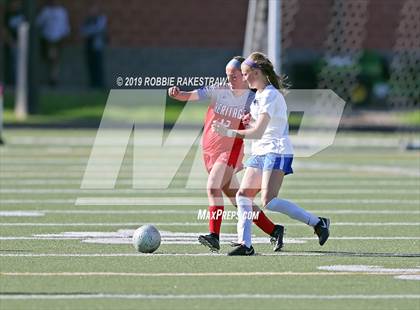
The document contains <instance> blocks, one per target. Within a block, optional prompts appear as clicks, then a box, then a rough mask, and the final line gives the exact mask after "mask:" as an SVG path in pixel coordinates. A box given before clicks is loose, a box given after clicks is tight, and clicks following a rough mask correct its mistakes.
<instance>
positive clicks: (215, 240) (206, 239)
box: [198, 234, 220, 251]
mask: <svg viewBox="0 0 420 310" xmlns="http://www.w3.org/2000/svg"><path fill="white" fill-rule="evenodd" d="M198 242H200V243H201V244H202V245H205V246H206V247H208V248H210V251H219V250H220V243H219V236H218V235H216V234H208V235H200V236H199V237H198Z"/></svg>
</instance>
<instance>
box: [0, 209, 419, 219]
mask: <svg viewBox="0 0 420 310" xmlns="http://www.w3.org/2000/svg"><path fill="white" fill-rule="evenodd" d="M308 211H309V212H312V213H321V214H328V215H330V214H350V215H351V214H356V215H357V214H373V215H380V214H393V215H414V214H420V210H410V211H407V210H401V211H399V210H366V209H365V210H328V209H323V210H311V209H308ZM265 212H266V213H272V214H276V212H273V211H269V210H266V211H265ZM46 214H115V215H125V214H195V215H197V214H198V210H171V209H167V210H165V209H163V210H52V209H48V210H35V211H31V210H2V211H0V217H1V216H45V215H46Z"/></svg>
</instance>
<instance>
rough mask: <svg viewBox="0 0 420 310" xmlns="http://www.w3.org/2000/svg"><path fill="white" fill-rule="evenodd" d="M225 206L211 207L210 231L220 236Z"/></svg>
mask: <svg viewBox="0 0 420 310" xmlns="http://www.w3.org/2000/svg"><path fill="white" fill-rule="evenodd" d="M224 209H225V207H224V206H210V207H209V213H210V220H209V231H210V233H212V234H217V235H220V226H222V218H223V210H224Z"/></svg>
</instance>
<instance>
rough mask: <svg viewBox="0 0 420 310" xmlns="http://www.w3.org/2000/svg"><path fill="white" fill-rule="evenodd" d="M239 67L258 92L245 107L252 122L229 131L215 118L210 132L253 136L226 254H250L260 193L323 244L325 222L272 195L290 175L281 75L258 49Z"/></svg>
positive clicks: (264, 201)
mask: <svg viewBox="0 0 420 310" xmlns="http://www.w3.org/2000/svg"><path fill="white" fill-rule="evenodd" d="M241 71H242V75H243V78H244V80H245V81H246V82H247V83H248V85H249V87H250V88H251V89H256V90H257V93H256V95H255V100H254V101H253V102H252V104H251V107H250V111H251V116H252V120H253V122H252V123H251V126H250V127H249V128H247V129H244V130H232V129H228V128H226V127H224V126H223V124H220V123H218V122H214V123H213V130H215V131H216V132H218V133H219V134H221V135H226V136H228V137H240V138H244V139H253V141H252V151H251V157H250V158H249V159H248V160H247V162H246V164H245V165H246V167H247V168H246V170H245V174H244V177H243V179H242V182H241V186H240V188H239V191H238V192H237V194H236V201H237V206H238V226H237V229H238V240H239V241H240V243H241V244H240V245H239V246H237V247H236V248H235V249H233V250H232V251H231V252H229V253H228V255H253V254H254V249H253V247H252V242H251V225H252V221H251V219H252V214H251V213H252V203H253V199H254V198H255V196H256V195H257V193H258V192H259V191H261V202H262V205H263V206H264V207H266V208H267V209H268V210H271V211H276V212H281V213H284V214H286V215H288V216H289V217H291V218H293V219H296V220H298V221H301V222H303V223H305V224H308V225H310V226H312V227H314V230H315V233H316V234H317V235H318V238H319V244H320V245H323V244H324V243H325V242H326V241H327V239H328V237H329V224H330V220H329V219H326V218H319V217H317V216H315V215H313V214H311V213H309V212H307V211H305V210H304V209H302V208H300V207H299V206H297V205H296V204H294V203H292V202H290V201H287V200H284V199H280V198H277V195H278V192H279V190H280V187H281V184H282V182H283V177H284V176H285V175H287V174H290V173H293V170H292V161H293V148H292V144H291V142H290V140H289V136H288V131H289V125H288V122H287V106H286V102H285V100H284V97H283V95H282V93H281V90H282V86H281V83H280V82H279V80H280V79H279V77H278V76H277V75H276V73H275V72H274V69H273V65H272V63H271V62H270V60H269V59H268V58H267V57H266V56H265V55H264V54H262V53H252V54H251V55H250V56H249V57H248V58H247V59H246V60H245V61H244V62H243V63H242V65H241Z"/></svg>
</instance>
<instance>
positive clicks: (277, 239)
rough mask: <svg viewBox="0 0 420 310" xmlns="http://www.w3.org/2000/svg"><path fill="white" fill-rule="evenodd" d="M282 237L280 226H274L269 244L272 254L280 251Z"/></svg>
mask: <svg viewBox="0 0 420 310" xmlns="http://www.w3.org/2000/svg"><path fill="white" fill-rule="evenodd" d="M283 235H284V227H283V226H281V225H275V227H274V230H273V232H272V233H271V235H270V236H271V238H270V243H271V245H272V246H273V250H274V252H278V251H280V250H281V248H282V247H283Z"/></svg>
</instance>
